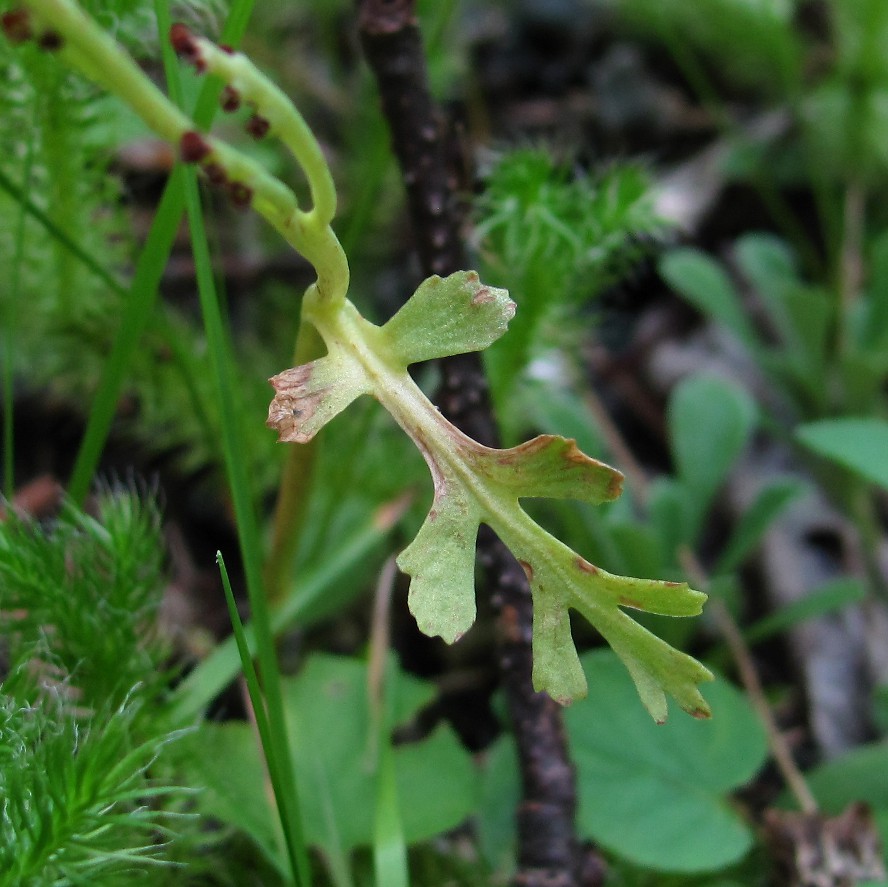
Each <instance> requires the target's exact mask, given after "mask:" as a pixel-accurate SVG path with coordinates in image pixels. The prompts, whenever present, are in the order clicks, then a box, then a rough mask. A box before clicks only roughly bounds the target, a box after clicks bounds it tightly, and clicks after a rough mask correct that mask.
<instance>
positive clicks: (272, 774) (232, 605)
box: [216, 551, 310, 885]
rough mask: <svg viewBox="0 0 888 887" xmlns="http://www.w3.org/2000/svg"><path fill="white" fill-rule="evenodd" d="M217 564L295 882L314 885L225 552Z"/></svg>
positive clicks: (293, 796)
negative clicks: (275, 755)
mask: <svg viewBox="0 0 888 887" xmlns="http://www.w3.org/2000/svg"><path fill="white" fill-rule="evenodd" d="M216 563H217V564H218V565H219V571H220V573H221V574H222V587H223V588H224V589H225V602H226V603H227V604H228V615H229V617H230V619H231V626H232V629H233V631H234V639H235V642H236V643H237V651H238V654H239V655H240V661H241V665H242V666H243V670H244V679H245V680H246V682H247V691H248V692H249V694H250V702H251V703H252V704H253V714H254V716H255V718H256V728H257V729H258V731H259V739H260V740H261V742H262V748H263V750H264V751H265V761H266V765H267V767H268V775H269V778H270V779H271V784H272V786H273V788H274V795H275V799H276V800H277V810H278V816H279V817H280V821H281V829H282V830H283V834H284V843H285V844H286V845H287V857H288V859H289V860H290V868H291V870H292V872H293V879H294V881H295V882H296V883H297V884H305V885H308V884H309V883H310V880H309V876H308V857H307V855H306V849H305V842H304V840H303V837H302V826H301V819H300V813H299V808H298V804H297V800H298V799H297V798H296V795H295V794H294V788H295V787H294V786H291V785H288V784H287V773H286V772H285V770H286V768H283V769H282V768H281V766H280V761H275V760H274V759H273V758H272V756H271V755H270V754H269V752H270V750H271V749H272V748H274V746H275V744H276V743H275V740H274V738H273V728H272V726H271V723H270V720H269V717H268V709H267V708H266V700H265V698H264V696H263V694H262V687H261V686H260V684H259V676H258V675H257V674H256V669H255V668H254V666H253V658H252V655H251V653H250V646H249V642H248V641H247V634H246V631H245V630H244V624H243V622H241V618H240V614H239V613H238V611H237V602H236V601H235V599H234V592H232V590H231V582H230V581H229V578H228V571H227V570H226V569H225V560H224V558H223V557H222V552H221V551H219V552H217V553H216ZM288 797H289V798H290V799H291V801H290V802H289V803H286V802H285V801H286V799H287V798H288Z"/></svg>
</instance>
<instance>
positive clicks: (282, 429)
mask: <svg viewBox="0 0 888 887" xmlns="http://www.w3.org/2000/svg"><path fill="white" fill-rule="evenodd" d="M311 372H312V365H311V364H305V365H303V366H298V367H294V368H293V369H290V370H285V371H284V372H283V373H278V374H277V375H276V376H272V377H271V378H270V379H269V380H268V381H269V382H271V384H272V387H273V388H274V390H275V392H276V393H275V397H274V400H272V402H271V404H270V405H269V407H268V419H267V420H266V422H265V424H266V425H267V426H268V427H269V428H274V429H276V430H277V432H278V440H279V441H283V442H285V443H307V442H308V441H309V440H311V439H312V437H313V436H314V432H311V433H306V432H305V430H304V428H305V424H306V422H307V421H308V420H309V419H311V417H312V416H313V415H314V414H315V412H316V411H317V408H318V404H319V403H320V401H321V399H322V395H321V394H320V393H316V394H310V393H309V392H308V391H307V389H306V384H307V383H308V381H309V379H310V378H311Z"/></svg>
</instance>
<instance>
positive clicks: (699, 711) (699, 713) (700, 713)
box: [685, 708, 712, 721]
mask: <svg viewBox="0 0 888 887" xmlns="http://www.w3.org/2000/svg"><path fill="white" fill-rule="evenodd" d="M685 711H686V712H687V713H688V714H689V715H690V716H691V717H692V718H696V719H697V720H698V721H708V720H709V719H710V718H711V717H712V712H711V711H710V710H709V709H708V708H686V709H685Z"/></svg>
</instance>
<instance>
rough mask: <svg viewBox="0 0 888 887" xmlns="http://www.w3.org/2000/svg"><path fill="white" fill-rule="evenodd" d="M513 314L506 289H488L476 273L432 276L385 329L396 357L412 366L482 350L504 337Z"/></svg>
mask: <svg viewBox="0 0 888 887" xmlns="http://www.w3.org/2000/svg"><path fill="white" fill-rule="evenodd" d="M514 315H515V303H514V302H513V301H512V300H511V299H510V298H509V294H508V293H507V292H506V290H503V289H497V288H496V287H492V286H484V285H483V284H482V283H481V281H480V280H478V275H477V274H476V273H475V272H474V271H457V272H456V273H455V274H451V275H449V276H448V277H444V278H441V277H438V276H434V277H429V278H428V279H427V280H425V281H423V283H421V284H420V286H419V289H418V290H417V291H416V292H415V293H414V294H413V296H412V297H411V298H410V299H408V301H407V302H406V303H405V304H404V306H403V307H402V308H401V309H400V311H398V313H397V314H396V315H395V316H394V317H393V318H392V319H391V320H390V321H389V322H388V323H387V324H386V325H385V326H384V327H383V328H382V335H383V336H384V337H385V343H386V344H387V345H388V347H389V348H390V349H391V353H392V357H393V358H394V359H395V360H397V361H398V362H399V363H401V364H404V365H405V366H409V365H410V364H412V363H419V362H420V361H422V360H434V359H435V358H437V357H447V356H448V355H451V354H463V353H465V352H467V351H481V350H483V349H484V348H487V346H488V345H490V344H492V343H493V342H495V341H496V340H497V339H498V338H499V337H500V336H502V335H503V333H505V331H506V328H507V327H508V324H509V321H510V320H511V319H512V317H513V316H514Z"/></svg>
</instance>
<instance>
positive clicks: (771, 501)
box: [714, 480, 805, 573]
mask: <svg viewBox="0 0 888 887" xmlns="http://www.w3.org/2000/svg"><path fill="white" fill-rule="evenodd" d="M804 490H805V486H804V485H803V484H801V483H799V482H798V481H794V480H777V481H774V482H773V483H772V484H769V485H768V486H766V487H765V488H764V489H763V490H761V491H760V492H759V494H758V495H757V496H756V498H755V500H754V501H753V503H752V504H751V505H750V506H749V507H748V508H747V509H746V510H745V511H744V512H743V515H742V516H741V518H740V520H739V521H738V522H737V525H736V526H735V527H734V529H733V531H732V532H731V536H730V538H729V539H728V544H727V545H726V546H725V548H724V550H723V551H722V554H721V557H720V558H719V559H718V564H717V565H716V568H715V570H714V572H715V573H730V572H732V571H733V570H736V569H737V568H738V567H739V566H741V565H742V563H743V561H744V560H746V558H747V557H748V556H749V554H750V553H751V552H752V550H753V549H754V548H755V546H756V545H758V543H759V541H760V540H761V538H762V536H763V535H764V534H765V533H766V532H767V530H768V527H770V526H771V523H772V522H773V521H775V520H776V519H777V518H778V517H779V516H780V513H781V512H782V511H783V510H784V509H785V508H786V507H787V506H788V505H789V503H790V502H792V500H793V499H795V498H796V497H798V496H799V495H800V494H801V493H803V492H804Z"/></svg>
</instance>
